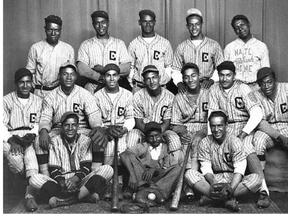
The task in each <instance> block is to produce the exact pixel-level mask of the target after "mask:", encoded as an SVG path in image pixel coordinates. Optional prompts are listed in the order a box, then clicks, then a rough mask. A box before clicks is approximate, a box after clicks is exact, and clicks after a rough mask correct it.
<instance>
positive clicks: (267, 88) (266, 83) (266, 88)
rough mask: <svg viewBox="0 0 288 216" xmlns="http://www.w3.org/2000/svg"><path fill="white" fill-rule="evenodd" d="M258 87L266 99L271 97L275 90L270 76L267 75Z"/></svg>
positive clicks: (274, 83)
mask: <svg viewBox="0 0 288 216" xmlns="http://www.w3.org/2000/svg"><path fill="white" fill-rule="evenodd" d="M259 86H260V88H261V90H262V92H263V93H264V95H266V96H267V97H269V96H271V95H273V93H274V91H275V88H276V82H275V79H274V77H273V76H272V75H269V76H267V77H264V78H263V79H262V80H261V81H260V83H259Z"/></svg>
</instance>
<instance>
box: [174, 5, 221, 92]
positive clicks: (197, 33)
mask: <svg viewBox="0 0 288 216" xmlns="http://www.w3.org/2000/svg"><path fill="white" fill-rule="evenodd" d="M186 26H187V29H188V31H189V33H190V38H189V39H187V40H185V41H184V42H182V43H181V44H180V45H179V46H178V47H177V49H176V51H175V54H174V59H173V66H172V68H173V70H174V71H173V73H172V78H173V81H174V83H175V84H177V87H178V90H179V91H180V92H183V91H185V90H184V89H185V88H184V84H183V83H182V79H181V74H180V71H181V68H182V66H183V64H185V63H187V62H192V63H195V64H196V65H198V67H199V71H200V83H201V85H203V87H204V88H206V89H208V88H210V86H211V85H213V83H214V80H213V79H212V75H213V73H214V70H215V69H216V67H217V66H218V65H219V64H220V63H221V62H222V61H223V60H224V58H223V52H222V49H221V47H220V45H219V43H218V42H216V41H214V40H212V39H211V38H208V37H206V36H204V35H203V33H202V26H203V17H202V13H201V12H200V11H199V10H198V9H196V8H191V9H189V10H188V11H187V16H186ZM215 79H216V78H215Z"/></svg>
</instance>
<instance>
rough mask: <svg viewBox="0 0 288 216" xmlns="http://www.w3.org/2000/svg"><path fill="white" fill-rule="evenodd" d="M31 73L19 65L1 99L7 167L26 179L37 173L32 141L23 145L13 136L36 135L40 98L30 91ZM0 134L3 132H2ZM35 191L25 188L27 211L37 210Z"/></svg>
mask: <svg viewBox="0 0 288 216" xmlns="http://www.w3.org/2000/svg"><path fill="white" fill-rule="evenodd" d="M32 77H33V75H32V73H31V72H30V71H29V70H28V69H26V68H20V69H18V70H17V71H16V73H15V79H14V82H15V84H16V87H17V89H16V91H13V92H11V93H9V94H8V95H5V96H4V98H3V124H4V126H5V127H4V131H2V132H3V133H4V134H5V133H6V134H7V136H6V137H5V136H3V150H4V156H5V157H6V158H7V161H8V166H9V168H10V170H11V171H12V172H13V173H20V174H24V173H25V171H26V178H27V182H28V183H29V178H30V177H31V176H33V175H35V174H37V173H38V163H37V159H36V154H35V151H34V149H33V140H31V142H30V143H27V145H26V146H25V145H24V143H23V142H19V141H17V140H15V138H14V136H19V137H24V136H25V135H26V134H34V136H36V135H38V128H39V127H38V124H39V117H40V116H39V115H40V110H41V102H42V99H41V98H40V97H38V96H37V95H34V94H32V93H30V91H31V89H32V82H33V81H32ZM2 135H3V134H2ZM34 193H35V191H34V190H33V188H32V187H31V186H30V185H28V186H27V189H26V195H25V200H26V207H27V210H28V211H35V210H37V208H38V206H37V204H36V202H35V199H34V195H35V194H34Z"/></svg>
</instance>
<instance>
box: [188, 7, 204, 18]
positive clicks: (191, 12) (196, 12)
mask: <svg viewBox="0 0 288 216" xmlns="http://www.w3.org/2000/svg"><path fill="white" fill-rule="evenodd" d="M192 15H196V16H199V17H201V18H202V13H201V11H200V10H198V9H197V8H190V9H189V10H188V11H187V14H186V18H187V17H189V16H192Z"/></svg>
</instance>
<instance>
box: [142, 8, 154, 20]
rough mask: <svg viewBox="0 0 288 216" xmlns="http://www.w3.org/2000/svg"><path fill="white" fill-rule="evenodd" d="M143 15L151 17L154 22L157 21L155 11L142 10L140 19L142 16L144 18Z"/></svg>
mask: <svg viewBox="0 0 288 216" xmlns="http://www.w3.org/2000/svg"><path fill="white" fill-rule="evenodd" d="M143 15H149V16H151V17H152V18H153V19H154V20H155V19H156V15H155V13H154V12H153V11H151V10H148V9H146V10H141V11H140V12H139V17H140V19H141V16H143Z"/></svg>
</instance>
